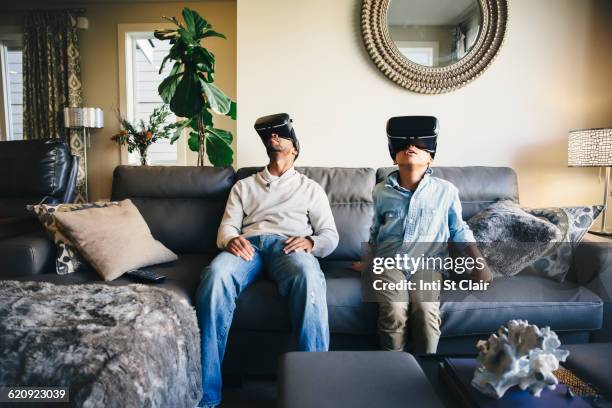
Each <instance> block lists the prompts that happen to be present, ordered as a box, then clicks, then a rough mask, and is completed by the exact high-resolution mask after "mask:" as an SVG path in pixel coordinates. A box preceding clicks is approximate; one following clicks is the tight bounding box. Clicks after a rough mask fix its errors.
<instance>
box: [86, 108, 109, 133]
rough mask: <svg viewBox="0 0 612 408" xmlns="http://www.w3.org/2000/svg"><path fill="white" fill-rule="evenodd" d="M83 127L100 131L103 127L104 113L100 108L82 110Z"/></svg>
mask: <svg viewBox="0 0 612 408" xmlns="http://www.w3.org/2000/svg"><path fill="white" fill-rule="evenodd" d="M83 111H84V115H83V116H84V117H85V127H88V128H93V129H100V128H103V127H104V113H103V112H102V109H100V108H83Z"/></svg>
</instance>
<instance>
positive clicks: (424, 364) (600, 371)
mask: <svg viewBox="0 0 612 408" xmlns="http://www.w3.org/2000/svg"><path fill="white" fill-rule="evenodd" d="M562 348H565V349H568V350H570V357H569V358H568V360H567V362H566V363H564V364H563V366H564V367H566V368H568V369H569V370H570V371H572V372H573V373H574V374H575V375H576V376H578V377H579V378H580V379H582V380H584V381H585V382H587V383H588V384H591V385H593V387H594V388H596V389H597V390H598V391H599V392H600V393H601V398H600V399H599V400H597V401H595V402H593V401H589V403H590V404H591V405H588V406H597V407H612V404H610V402H609V401H610V400H611V398H610V394H609V392H610V389H611V388H612V375H610V374H609V373H610V372H612V369H610V368H609V366H610V365H611V364H612V363H611V362H612V344H610V343H590V344H579V345H564V346H562ZM475 357H476V355H475V354H473V355H465V354H461V355H453V354H440V355H428V356H419V357H417V359H418V361H419V364H420V365H421V368H422V369H423V371H424V372H425V374H426V375H427V377H428V379H429V380H430V382H431V384H432V386H433V388H434V390H435V392H436V394H437V395H438V396H439V397H440V399H441V400H442V402H443V403H444V404H445V405H446V406H447V407H453V408H454V407H460V406H479V405H478V404H474V403H471V404H472V405H470V403H468V404H465V403H464V404H461V403H460V400H462V399H463V400H465V399H466V398H465V397H462V396H461V395H457V392H456V391H453V388H454V387H455V384H456V383H457V381H454V380H452V381H450V384H449V381H448V378H447V379H446V380H445V379H444V376H443V375H441V372H440V365H441V364H442V363H443V362H444V360H446V359H448V358H458V359H468V360H470V361H472V362H473V366H470V367H469V369H468V371H469V373H468V374H466V377H467V379H466V382H468V383H469V382H470V381H471V378H472V377H473V372H474V369H475V363H476V362H475ZM565 390H566V387H565V385H562V384H561V385H560V386H558V387H557V391H558V392H559V391H560V392H559V394H560V395H563V396H565ZM460 394H467V393H466V392H465V391H460ZM483 397H484V396H483ZM515 397H516V395H515ZM484 398H485V400H488V402H489V403H490V405H486V404H480V406H492V407H501V406H505V405H503V404H502V403H498V402H497V401H496V400H494V399H486V397H484ZM531 398H533V400H532V402H533V403H534V405H533V406H536V407H540V406H545V407H549V406H559V405H558V404H557V405H555V404H551V402H550V400H546V401H545V400H544V399H542V398H540V399H537V398H535V397H531ZM468 401H470V400H469V399H468ZM559 401H560V402H562V405H561V406H564V407H570V406H574V405H572V401H571V399H565V398H563V399H562V400H561V399H559ZM515 402H516V404H510V405H508V406H512V407H514V406H518V405H517V404H519V402H518V401H515Z"/></svg>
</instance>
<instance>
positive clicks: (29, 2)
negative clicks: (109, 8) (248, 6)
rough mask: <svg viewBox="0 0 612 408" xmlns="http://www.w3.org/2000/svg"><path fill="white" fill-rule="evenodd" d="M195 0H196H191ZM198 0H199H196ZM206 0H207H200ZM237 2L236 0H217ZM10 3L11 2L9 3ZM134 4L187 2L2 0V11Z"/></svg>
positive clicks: (178, 0)
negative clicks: (14, 0)
mask: <svg viewBox="0 0 612 408" xmlns="http://www.w3.org/2000/svg"><path fill="white" fill-rule="evenodd" d="M190 1H194V0H190ZM195 1H196V2H197V1H198V0H195ZM199 1H201V2H205V1H206V0H199ZM216 1H226V2H235V1H236V0H216ZM8 3H10V4H8ZM122 3H123V4H134V3H185V0H59V1H49V0H20V1H16V2H9V1H7V0H0V12H1V11H3V10H5V11H10V10H24V9H30V8H60V7H87V6H88V5H90V4H91V5H93V4H122Z"/></svg>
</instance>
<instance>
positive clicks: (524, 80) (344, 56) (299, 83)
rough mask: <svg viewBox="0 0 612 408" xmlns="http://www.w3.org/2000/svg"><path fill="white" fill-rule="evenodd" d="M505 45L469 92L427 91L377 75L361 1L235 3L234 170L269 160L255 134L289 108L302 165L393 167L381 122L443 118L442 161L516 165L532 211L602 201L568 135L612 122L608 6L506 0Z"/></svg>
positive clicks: (581, 0)
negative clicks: (257, 126) (570, 150)
mask: <svg viewBox="0 0 612 408" xmlns="http://www.w3.org/2000/svg"><path fill="white" fill-rule="evenodd" d="M509 3H510V5H509V6H510V18H509V28H508V32H507V36H506V41H505V43H504V45H503V47H502V49H501V52H500V54H499V55H498V57H497V59H496V60H495V61H494V62H493V64H492V66H490V67H489V69H488V70H487V71H486V72H485V73H484V74H483V75H482V76H481V77H480V78H478V79H477V80H475V81H474V82H473V83H471V84H469V85H468V86H466V87H464V88H462V89H460V90H458V91H455V92H452V93H449V94H444V95H435V96H430V95H429V96H428V95H419V94H415V93H411V92H410V91H407V90H405V89H403V88H401V87H399V86H397V85H395V84H394V83H393V82H391V81H390V80H389V79H387V78H386V77H385V76H383V75H382V73H380V72H379V71H378V69H377V68H376V67H375V66H374V64H373V63H372V62H371V60H370V58H369V56H368V54H367V52H366V51H365V49H364V47H363V42H362V39H361V32H360V27H359V21H360V6H361V1H359V0H333V1H329V0H308V1H300V0H258V1H249V0H239V1H238V11H237V13H238V75H237V77H238V101H239V111H238V151H237V166H238V167H242V166H250V165H261V164H263V163H264V162H265V161H266V156H265V150H264V148H263V146H262V145H261V142H260V140H259V138H258V137H257V135H256V133H255V132H254V130H253V127H252V125H253V122H254V121H255V119H256V118H257V117H259V116H261V115H265V114H270V113H277V112H288V113H290V114H291V115H292V117H293V118H294V122H295V126H296V132H297V135H298V137H299V138H300V141H301V144H302V153H301V155H300V158H299V159H298V160H299V163H298V164H299V165H315V166H347V167H360V166H370V167H378V166H387V165H391V161H390V158H389V156H388V152H387V147H386V139H385V131H384V129H385V122H386V120H387V119H388V118H389V117H390V116H394V115H417V114H423V115H435V116H437V117H438V118H439V119H440V123H441V134H440V137H439V141H438V143H439V144H438V146H439V150H438V153H437V155H436V161H435V165H439V166H441V165H459V166H461V165H491V166H511V167H513V168H515V169H516V170H517V172H518V174H519V184H520V194H521V201H522V202H523V204H525V205H532V206H544V205H571V204H586V203H592V202H600V201H601V197H600V196H601V195H602V192H603V186H602V185H598V184H597V171H596V170H592V169H591V170H589V169H569V168H567V166H566V165H567V151H566V144H567V132H568V130H570V129H574V128H581V127H599V126H612V78H611V75H610V72H612V42H611V41H610V39H612V27H611V26H612V25H610V24H609V23H610V21H612V6H611V4H612V2H610V1H608V0H538V1H533V0H509Z"/></svg>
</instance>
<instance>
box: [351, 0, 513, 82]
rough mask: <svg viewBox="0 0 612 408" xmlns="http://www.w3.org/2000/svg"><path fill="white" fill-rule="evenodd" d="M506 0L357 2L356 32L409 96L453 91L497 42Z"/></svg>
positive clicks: (484, 62) (483, 63) (482, 64)
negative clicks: (358, 22) (359, 5)
mask: <svg viewBox="0 0 612 408" xmlns="http://www.w3.org/2000/svg"><path fill="white" fill-rule="evenodd" d="M506 23H507V2H506V0H363V4H362V10H361V30H362V34H363V39H364V42H365V46H366V48H367V50H368V52H369V54H370V56H371V57H372V59H373V60H374V63H375V64H376V66H378V68H379V69H380V70H381V71H382V72H383V73H384V74H385V75H386V76H387V77H389V78H390V79H391V80H393V81H394V82H396V83H398V84H400V85H402V86H403V87H405V88H408V89H410V90H412V91H415V92H420V93H428V94H431V93H442V92H449V91H452V90H454V89H457V88H459V87H461V86H463V85H465V84H467V83H468V82H469V81H471V80H473V79H474V78H476V77H477V76H478V75H479V74H481V73H482V72H483V71H484V70H485V69H486V68H487V67H488V66H489V64H490V63H491V62H492V60H493V59H494V57H495V55H496V54H497V52H498V51H499V48H500V46H501V44H502V42H503V39H504V35H505V32H506Z"/></svg>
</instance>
